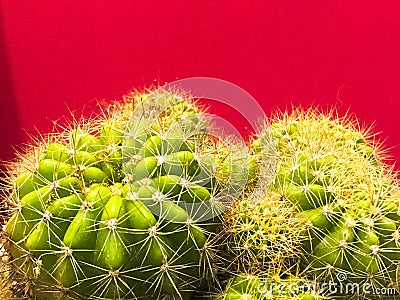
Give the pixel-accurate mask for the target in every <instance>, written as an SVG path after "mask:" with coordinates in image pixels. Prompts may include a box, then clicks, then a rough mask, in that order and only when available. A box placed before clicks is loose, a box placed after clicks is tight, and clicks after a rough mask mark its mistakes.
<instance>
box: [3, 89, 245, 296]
mask: <svg viewBox="0 0 400 300" xmlns="http://www.w3.org/2000/svg"><path fill="white" fill-rule="evenodd" d="M203 116H204V110H202V109H201V108H199V106H197V105H196V104H195V103H193V102H192V101H190V100H188V99H186V98H185V97H181V96H178V95H175V94H171V93H166V92H163V93H159V92H157V93H152V94H149V95H139V96H136V95H133V96H132V95H130V96H128V97H127V98H126V101H125V102H124V103H122V104H118V103H117V104H114V105H111V106H110V107H109V109H108V111H107V113H106V115H105V117H102V118H98V119H94V120H92V121H90V122H87V121H86V123H82V124H78V125H74V126H71V128H70V130H69V132H68V133H65V132H62V133H59V134H55V135H54V136H49V139H48V142H46V143H39V145H38V146H37V147H35V148H34V151H27V152H26V153H25V154H24V156H25V158H24V159H21V161H19V162H18V164H19V165H18V168H16V167H14V168H13V167H11V171H12V172H11V173H12V174H13V175H11V177H10V180H9V181H10V185H12V186H13V189H12V193H11V195H10V197H9V198H10V199H9V200H10V203H11V204H12V205H14V206H15V207H16V209H15V210H14V212H13V214H12V216H11V218H10V220H9V221H8V222H7V224H6V226H5V231H6V232H7V234H8V236H9V238H8V242H7V243H6V247H7V251H8V252H9V254H10V256H11V258H12V259H11V270H12V272H14V273H16V275H15V276H11V277H12V278H16V279H17V280H19V281H26V284H25V286H23V289H24V290H25V292H24V293H22V292H21V291H20V293H19V295H21V294H24V295H31V297H33V298H35V299H85V298H86V299H189V298H190V297H191V295H192V294H193V293H194V292H195V291H196V290H199V289H201V288H203V287H204V285H205V283H206V282H207V281H208V280H209V279H211V278H212V277H213V276H214V273H215V270H214V262H213V256H214V254H213V253H212V249H211V247H210V246H209V243H210V240H211V239H212V238H213V235H214V232H215V231H216V230H217V229H218V227H219V226H220V225H219V224H220V221H219V215H220V214H221V213H222V212H223V210H224V209H225V206H224V203H222V202H220V201H218V197H217V195H218V193H219V192H221V191H223V190H224V188H225V186H226V182H224V181H225V179H224V180H222V177H221V176H220V175H218V174H221V172H222V173H224V171H218V170H225V169H226V168H227V163H226V162H224V160H223V159H222V155H221V154H219V153H220V152H221V153H222V152H225V151H227V150H226V146H225V145H224V144H223V143H222V142H221V141H219V140H218V139H215V138H213V137H210V136H208V135H207V126H208V125H207V122H206V121H205V118H203ZM224 149H225V150H224ZM228 153H229V151H228ZM222 164H223V166H222ZM21 166H23V167H21ZM228 168H231V169H232V167H228ZM229 172H230V174H232V173H233V171H232V170H230V171H229ZM225 175H226V174H225ZM228 177H229V176H228ZM242 177H243V176H242ZM227 190H228V192H229V189H227ZM228 196H229V195H227V194H224V197H225V198H227V197H228ZM21 297H22V296H21Z"/></svg>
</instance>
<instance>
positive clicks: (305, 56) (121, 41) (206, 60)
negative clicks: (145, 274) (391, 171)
mask: <svg viewBox="0 0 400 300" xmlns="http://www.w3.org/2000/svg"><path fill="white" fill-rule="evenodd" d="M191 76H209V77H217V78H221V79H224V80H228V81H231V82H233V83H235V84H237V85H239V86H241V87H242V88H244V89H245V90H247V91H248V92H249V93H251V94H252V95H253V96H254V97H255V98H256V99H257V100H258V101H259V102H260V104H261V105H262V106H263V108H264V109H265V111H266V112H267V113H270V112H271V110H273V109H274V108H276V107H280V108H284V107H285V106H287V105H289V104H290V103H293V104H296V105H298V104H303V105H309V104H311V103H313V104H321V105H323V106H324V107H327V106H331V105H338V106H339V108H340V110H341V111H342V112H345V111H347V110H348V109H349V110H350V111H351V112H354V113H356V114H357V115H358V117H359V118H360V119H361V120H362V121H363V122H366V123H368V124H369V123H372V122H376V129H377V130H378V131H382V137H383V138H386V139H387V142H386V143H387V145H388V146H390V147H393V146H397V147H396V148H395V149H393V150H392V151H391V154H392V155H394V156H395V157H396V158H400V147H398V145H399V142H400V130H399V126H398V123H397V120H398V113H399V107H400V104H399V100H400V4H399V2H398V1H394V0H393V1H365V0H363V1H338V0H334V1H317V0H312V1H282V0H277V1H218V2H216V1H152V0H147V1H128V0H120V1H101V0H96V1H88V0H81V1H28V0H19V1H15V0H0V101H1V104H2V106H1V109H0V125H1V127H0V135H1V136H2V138H1V142H0V143H1V144H0V145H1V147H0V157H1V158H3V159H8V158H10V157H12V151H11V146H10V145H15V144H17V143H20V142H21V141H23V140H25V139H26V135H25V134H24V131H23V130H22V129H21V128H23V129H24V130H25V131H27V132H34V128H35V127H37V128H38V129H39V130H42V131H48V130H50V128H51V125H52V123H51V121H50V120H53V119H58V118H60V117H62V116H63V115H66V114H68V110H69V109H73V110H74V109H78V110H80V109H81V108H82V107H83V106H84V105H85V104H86V103H88V102H91V101H93V100H95V99H103V98H105V99H113V98H117V97H120V96H121V95H122V94H124V93H126V92H127V91H129V90H130V89H131V88H132V87H139V88H140V87H143V86H149V85H150V84H152V83H154V81H156V83H160V84H163V83H164V82H165V81H173V80H175V79H176V78H179V79H180V78H185V77H191ZM217 110H218V109H217ZM220 112H221V111H220Z"/></svg>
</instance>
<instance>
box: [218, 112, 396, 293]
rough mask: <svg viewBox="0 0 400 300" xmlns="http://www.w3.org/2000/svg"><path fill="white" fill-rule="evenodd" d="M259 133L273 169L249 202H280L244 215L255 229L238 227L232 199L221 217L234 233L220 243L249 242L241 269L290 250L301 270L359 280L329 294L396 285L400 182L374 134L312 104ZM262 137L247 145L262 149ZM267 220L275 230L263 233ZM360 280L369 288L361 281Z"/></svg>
mask: <svg viewBox="0 0 400 300" xmlns="http://www.w3.org/2000/svg"><path fill="white" fill-rule="evenodd" d="M265 134H267V135H272V136H273V138H274V141H275V145H276V152H277V167H276V169H277V171H276V175H275V178H274V181H273V183H272V185H271V186H270V187H269V188H268V189H267V192H266V193H265V197H264V200H263V201H261V205H260V204H256V206H257V208H258V209H260V208H262V207H270V206H271V205H272V206H275V207H283V209H277V210H276V213H277V214H276V215H274V216H272V218H271V217H268V216H267V215H268V214H265V213H264V214H263V213H256V215H257V216H258V217H259V218H258V221H257V218H254V217H251V215H250V218H251V220H252V228H257V230H261V233H259V234H258V236H257V230H254V229H252V230H251V231H250V233H245V232H244V231H243V224H249V222H248V221H247V220H246V221H244V220H243V218H242V217H241V214H242V211H243V208H241V207H239V208H237V207H238V206H233V211H232V212H231V213H230V214H228V216H232V215H233V216H234V218H232V217H229V218H228V219H226V220H225V221H224V223H226V224H227V226H226V227H228V230H227V232H228V235H229V236H237V237H239V238H238V239H236V240H235V239H232V238H228V239H227V241H228V242H227V243H226V244H227V246H226V247H225V249H226V248H228V249H231V253H234V255H233V256H235V255H237V253H238V251H239V250H241V251H242V252H243V253H247V252H248V251H249V250H248V249H252V252H250V254H251V255H246V261H245V264H242V270H244V271H246V270H247V269H248V268H250V267H251V266H252V265H255V266H258V265H260V261H264V260H266V259H268V260H269V261H270V262H273V263H276V262H278V263H280V264H281V265H282V263H281V261H282V260H287V259H289V264H290V263H293V260H292V261H291V260H290V258H291V257H293V255H294V256H296V257H297V259H295V260H294V261H295V262H296V261H297V262H299V263H300V265H301V266H302V269H303V270H304V274H307V275H308V276H312V277H316V278H317V280H318V281H319V282H320V283H328V282H335V283H336V284H338V285H339V284H340V285H342V286H343V285H345V284H346V283H349V284H358V285H359V286H360V291H359V293H357V294H351V295H349V294H347V295H346V294H345V293H343V292H340V291H335V292H333V295H334V297H335V299H336V298H337V297H340V296H344V297H345V299H349V298H351V297H355V298H357V297H360V298H361V299H374V297H375V296H376V295H374V290H376V289H377V288H391V287H397V284H398V278H397V269H398V265H399V260H400V234H399V225H400V223H399V221H400V217H399V215H400V213H399V211H400V210H399V204H400V197H399V185H398V183H397V180H396V174H395V173H394V172H392V170H391V167H390V166H388V165H387V164H386V163H385V159H386V155H385V152H384V151H383V150H381V149H382V148H381V146H380V145H378V144H377V143H376V142H374V139H373V138H374V136H373V135H371V134H370V132H369V131H368V130H367V131H360V129H359V128H358V126H357V123H356V122H352V121H351V120H350V118H347V117H346V118H338V117H335V115H334V113H333V112H329V113H327V114H325V113H322V112H320V111H318V110H316V109H309V110H303V109H297V110H296V109H295V110H294V111H293V112H292V113H290V114H289V113H284V114H281V115H278V116H277V117H276V118H274V119H273V120H272V125H271V126H270V127H269V128H268V129H266V132H265ZM262 144H263V143H262V138H258V139H255V140H254V141H253V143H252V145H251V147H252V149H254V151H255V152H257V151H262V146H260V145H262ZM260 149H261V150H260ZM246 197H247V199H249V200H247V202H250V203H251V197H250V196H249V195H244V196H243V198H244V200H242V202H244V203H246ZM277 199H280V200H277ZM280 202H282V203H280ZM255 203H257V202H255ZM274 203H277V204H276V205H275V204H274ZM253 204H254V202H253ZM246 210H248V209H247V208H246ZM251 211H252V212H253V211H254V209H251ZM256 211H257V209H256ZM279 211H281V213H280V212H279ZM232 220H233V221H234V222H233V223H232ZM279 221H281V222H279ZM267 223H269V224H271V223H272V224H278V227H277V228H279V230H278V231H277V232H276V234H273V235H272V236H270V233H271V231H273V229H272V228H273V227H271V226H266V224H267ZM233 224H234V225H233ZM288 224H295V225H294V227H293V229H292V230H288V229H287V227H286V226H287V225H288ZM224 227H225V226H224ZM299 231H301V232H302V234H299ZM281 235H283V237H282V236H281ZM255 236H257V238H254V237H255ZM243 237H245V238H243ZM259 237H262V239H263V240H265V241H266V243H265V244H266V246H265V247H266V248H267V250H266V251H260V248H259V241H260V238H259ZM284 239H286V240H287V243H286V244H283V245H287V246H288V247H289V249H287V250H286V251H285V248H284V247H282V244H281V243H280V241H282V240H284ZM277 245H278V246H280V247H276V246H277ZM232 249H233V250H234V251H232ZM254 249H256V251H254ZM290 249H291V250H290ZM276 251H277V252H276ZM290 252H291V253H292V254H293V255H292V256H291V257H290V255H288V253H290ZM280 253H282V257H281V256H280ZM274 255H275V258H274ZM267 264H268V263H267ZM263 265H265V264H263ZM250 270H251V269H250ZM366 284H367V285H368V287H370V290H369V293H367V292H365V290H363V289H362V287H363V286H365V285H366ZM393 297H395V296H393ZM357 299H358V298H357Z"/></svg>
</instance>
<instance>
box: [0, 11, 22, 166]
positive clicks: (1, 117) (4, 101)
mask: <svg viewBox="0 0 400 300" xmlns="http://www.w3.org/2000/svg"><path fill="white" fill-rule="evenodd" d="M2 16H3V12H2V9H1V6H0V103H1V107H0V136H1V142H0V157H1V158H2V159H11V158H13V156H14V149H13V145H15V144H16V142H17V143H21V141H22V137H21V126H20V123H19V116H18V108H17V105H16V97H15V93H14V89H13V82H12V78H11V70H10V66H9V64H8V61H7V47H6V41H5V36H4V29H3V22H2Z"/></svg>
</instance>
